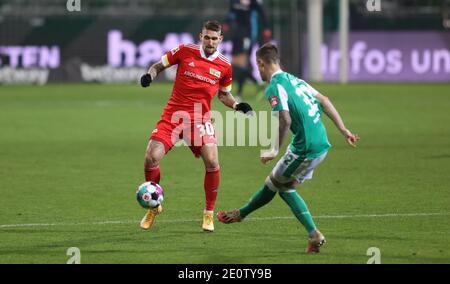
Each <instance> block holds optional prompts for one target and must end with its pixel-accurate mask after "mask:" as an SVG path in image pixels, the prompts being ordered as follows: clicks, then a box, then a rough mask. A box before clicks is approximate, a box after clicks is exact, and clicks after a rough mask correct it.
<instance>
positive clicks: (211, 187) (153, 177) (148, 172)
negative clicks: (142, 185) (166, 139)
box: [144, 163, 220, 211]
mask: <svg viewBox="0 0 450 284" xmlns="http://www.w3.org/2000/svg"><path fill="white" fill-rule="evenodd" d="M144 173H145V180H146V181H153V182H156V183H159V180H160V178H161V172H160V170H159V165H156V166H153V167H150V166H148V165H147V163H145V165H144ZM219 183H220V167H216V168H210V169H206V173H205V183H204V187H205V199H206V205H205V210H207V211H213V210H214V206H215V205H216V199H217V191H218V189H219Z"/></svg>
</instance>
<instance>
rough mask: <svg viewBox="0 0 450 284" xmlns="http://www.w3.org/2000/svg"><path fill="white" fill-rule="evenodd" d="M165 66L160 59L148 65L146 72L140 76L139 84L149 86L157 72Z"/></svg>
mask: <svg viewBox="0 0 450 284" xmlns="http://www.w3.org/2000/svg"><path fill="white" fill-rule="evenodd" d="M166 68H167V67H164V65H163V64H162V62H161V61H158V62H156V63H155V64H153V65H152V66H150V68H149V69H148V71H147V73H145V74H144V75H142V77H141V86H142V87H144V88H145V87H148V86H150V84H151V83H152V82H153V80H154V79H155V78H156V76H158V74H159V73H161V72H162V71H163V70H164V69H166Z"/></svg>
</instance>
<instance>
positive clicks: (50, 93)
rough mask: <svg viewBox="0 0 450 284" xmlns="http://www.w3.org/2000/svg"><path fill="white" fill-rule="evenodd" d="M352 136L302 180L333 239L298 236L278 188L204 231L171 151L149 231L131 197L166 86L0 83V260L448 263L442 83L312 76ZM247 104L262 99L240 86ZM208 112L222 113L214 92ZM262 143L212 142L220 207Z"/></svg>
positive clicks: (248, 184) (248, 175)
mask: <svg viewBox="0 0 450 284" xmlns="http://www.w3.org/2000/svg"><path fill="white" fill-rule="evenodd" d="M316 87H317V89H319V91H321V92H322V93H323V94H325V95H327V96H329V97H330V98H331V99H332V101H333V102H334V104H335V106H336V107H337V108H338V110H339V111H340V113H341V115H342V116H343V118H344V120H345V122H346V124H347V126H348V127H349V128H350V129H351V130H352V131H354V132H356V133H358V134H359V135H360V136H361V138H362V139H361V141H360V143H359V147H358V148H357V149H356V150H354V149H351V148H350V147H348V146H346V144H345V141H344V139H343V138H342V137H341V136H340V134H338V132H337V130H336V129H335V128H334V126H333V125H332V123H331V121H330V120H329V119H328V118H324V121H325V123H326V126H327V129H328V133H329V138H330V141H331V143H332V144H333V148H332V149H331V151H330V153H329V155H328V157H327V159H326V160H325V162H324V163H323V164H322V165H321V166H320V167H319V168H318V169H317V171H316V172H315V176H314V178H313V180H311V181H308V182H306V183H305V184H304V185H303V186H301V188H299V189H298V190H299V192H300V194H301V195H302V196H303V197H304V198H305V200H306V201H307V202H308V204H309V207H310V210H311V212H312V214H313V216H315V217H316V219H315V220H316V223H317V225H318V227H319V228H320V229H321V231H322V232H323V233H324V234H325V236H326V237H327V240H328V243H327V244H326V246H324V248H323V249H322V251H321V253H320V254H317V255H305V254H304V249H305V247H306V233H305V231H304V229H303V227H301V226H300V224H299V223H298V222H297V221H296V220H295V219H294V218H293V215H292V214H291V212H290V210H289V208H288V207H287V206H286V205H285V204H284V203H283V201H282V200H281V198H279V197H276V198H275V199H274V200H273V201H272V202H271V203H270V204H269V205H267V206H266V207H263V208H261V209H260V210H258V211H256V212H254V213H253V214H251V215H250V216H249V217H248V219H247V220H245V221H244V222H242V223H239V224H232V225H224V224H221V223H219V222H217V221H216V231H215V232H214V233H204V232H202V231H201V218H202V210H203V202H204V192H203V175H204V169H203V164H202V162H201V160H196V159H195V158H194V157H193V156H192V154H191V152H190V151H189V149H187V148H185V147H181V148H175V149H174V150H173V151H171V152H170V153H169V155H168V156H167V157H166V158H165V159H164V160H163V162H162V163H161V169H162V181H161V184H162V186H163V187H164V188H165V193H166V196H165V197H166V200H165V203H164V212H163V214H162V215H160V216H159V217H158V218H157V220H156V223H155V226H154V228H152V229H151V230H150V231H141V230H140V229H139V225H138V223H139V220H140V219H141V217H142V216H143V214H144V213H145V211H144V210H143V209H142V208H140V207H139V206H138V204H137V202H136V200H135V189H136V187H137V186H138V185H139V184H140V183H141V182H142V181H143V156H144V151H145V147H146V144H147V140H148V137H149V134H150V132H151V130H152V129H153V127H154V125H155V123H156V122H157V120H158V119H159V116H160V114H161V110H162V107H163V106H164V105H165V103H166V101H167V99H168V96H169V94H170V90H171V85H170V84H162V83H155V84H154V85H153V86H152V87H150V88H148V89H142V88H140V87H138V86H134V85H108V86H104V85H94V84H92V85H90V84H85V85H49V86H44V87H36V86H1V87H0V263H61V264H63V263H66V262H67V260H68V259H69V256H67V255H66V252H67V249H68V248H69V247H78V248H79V249H80V251H81V263H200V264H201V263H235V264H241V263H296V264H297V263H298V264H300V263H361V264H364V263H366V262H367V261H368V259H369V258H370V256H368V255H367V250H368V249H369V248H370V247H377V248H379V249H380V252H381V262H382V263H450V236H449V235H450V221H449V219H450V85H449V84H447V85H444V84H442V85H431V84H430V85H420V84H401V85H394V84H392V85H384V84H356V85H348V86H341V85H332V84H321V85H316ZM246 91H247V93H246V96H247V98H248V101H249V102H250V103H251V104H252V105H253V107H254V108H255V109H256V110H268V109H269V105H268V103H266V102H264V101H260V100H259V99H256V98H254V97H253V95H252V91H253V87H251V86H250V85H249V86H248V87H247V88H246ZM213 108H214V109H217V110H220V111H225V108H224V107H223V106H222V105H220V103H219V102H218V100H217V99H215V100H214V103H213ZM259 150H260V148H258V147H220V148H219V153H220V163H221V169H222V180H221V187H220V191H219V198H218V201H217V206H216V209H218V210H219V209H232V208H235V207H238V206H240V205H242V204H243V203H244V202H246V201H247V200H248V198H249V197H250V196H251V195H252V194H253V193H254V192H255V191H256V190H257V189H258V188H259V187H260V186H261V185H262V184H263V182H264V179H265V177H266V175H267V174H268V173H269V171H270V169H271V167H272V166H273V164H274V163H272V164H270V165H269V166H263V165H262V164H261V163H260V162H259V160H258V155H259Z"/></svg>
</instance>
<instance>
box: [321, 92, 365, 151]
mask: <svg viewBox="0 0 450 284" xmlns="http://www.w3.org/2000/svg"><path fill="white" fill-rule="evenodd" d="M316 98H317V100H318V101H319V102H320V104H321V105H322V107H323V111H324V112H325V113H326V114H327V116H328V117H329V118H330V119H331V120H332V121H333V122H334V124H335V125H336V127H337V128H338V129H339V131H340V132H341V133H342V135H344V137H345V140H346V141H347V143H348V144H349V145H350V146H352V147H356V144H355V143H356V142H357V141H358V140H359V136H358V134H353V133H352V132H351V131H350V130H348V129H347V127H345V124H344V121H343V120H342V118H341V116H340V115H339V112H338V111H337V109H336V108H335V107H334V105H333V104H332V103H331V101H330V99H329V98H328V97H326V96H324V95H321V94H317V95H316Z"/></svg>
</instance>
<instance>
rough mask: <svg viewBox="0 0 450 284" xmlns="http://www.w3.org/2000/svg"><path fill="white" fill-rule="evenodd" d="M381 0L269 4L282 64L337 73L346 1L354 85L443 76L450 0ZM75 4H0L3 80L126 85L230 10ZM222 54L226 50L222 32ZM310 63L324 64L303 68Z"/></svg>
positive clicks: (329, 75)
mask: <svg viewBox="0 0 450 284" xmlns="http://www.w3.org/2000/svg"><path fill="white" fill-rule="evenodd" d="M380 1H381V2H380V3H381V6H380V7H381V8H382V11H380V12H377V11H369V10H368V8H367V2H368V1H366V0H351V1H347V0H346V1H335V0H320V1H319V0H316V1H306V0H303V1H300V0H297V1H294V0H266V1H265V2H264V6H265V7H266V10H267V13H268V16H269V22H270V26H271V28H272V30H273V35H274V40H275V41H276V42H278V43H279V45H280V48H281V53H282V56H283V65H284V68H285V69H286V70H287V71H289V72H292V73H294V74H297V75H299V76H301V77H303V78H305V79H311V77H312V79H315V80H316V81H320V80H325V81H337V80H339V79H340V77H339V70H340V66H339V64H340V63H339V49H340V38H339V36H338V35H339V27H340V9H339V5H340V3H342V2H347V4H348V8H347V9H348V10H349V19H350V21H348V23H349V25H348V26H349V36H348V40H349V42H348V51H349V55H350V61H349V74H348V75H349V79H350V80H351V81H397V82H398V81H416V82H417V81H441V82H442V81H445V82H448V80H449V79H448V78H450V54H449V49H448V48H449V45H450V33H449V30H450V8H449V6H450V2H449V1H448V0H443V1H439V0H436V1H433V0H428V1H427V0H400V1H393V0H380ZM369 2H373V1H369ZM80 3H81V11H80V12H68V11H67V9H66V1H63V0H40V1H32V0H14V1H13V0H2V1H0V23H1V27H0V58H1V63H0V67H1V68H2V70H1V71H0V72H1V73H0V83H2V84H6V83H21V82H25V81H27V80H28V81H31V82H34V83H36V82H38V83H40V84H43V83H46V82H83V81H88V82H89V81H101V82H129V81H132V80H133V79H135V78H136V77H138V74H140V73H141V70H142V69H143V68H146V67H148V65H149V64H151V63H153V62H154V61H156V60H159V59H160V57H161V54H162V53H163V52H165V51H167V50H168V49H169V48H171V47H172V46H175V45H177V44H178V43H181V42H196V41H197V34H198V32H199V27H200V26H201V24H202V22H203V21H204V20H206V19H218V20H220V21H224V20H225V18H226V14H227V11H228V6H229V2H228V1H207V0H197V1H170V0H166V1H159V0H129V1H128V0H127V1H125V0H110V1H109V0H108V1H107V0H82V1H81V2H80ZM374 3H375V2H374ZM308 11H310V12H311V13H310V14H309V15H310V17H308ZM320 11H323V13H322V14H321V13H320ZM308 20H311V21H312V22H311V23H312V24H311V27H310V28H311V30H308ZM344 22H346V21H344ZM321 27H322V29H321ZM309 31H311V33H309ZM308 35H309V36H310V37H308ZM321 44H322V45H321ZM320 46H322V49H320V48H318V47H320ZM311 47H312V51H311V52H309V51H310V50H311ZM222 51H223V52H224V53H225V54H226V55H228V56H230V52H231V42H230V41H229V39H228V38H226V43H225V44H224V45H223V46H222ZM314 51H316V52H314ZM318 51H320V52H318ZM309 59H311V61H312V63H314V64H311V65H312V66H313V68H314V66H320V70H318V71H315V70H313V71H312V72H309V70H310V63H309V62H310V60H309ZM317 60H319V61H317ZM10 68H12V69H10ZM33 68H39V69H41V70H43V72H45V71H50V72H49V74H48V78H47V80H44V79H41V81H39V79H38V78H42V77H39V76H38V75H37V74H35V75H34V76H26V75H24V74H25V73H23V71H24V70H25V71H26V70H30V69H33ZM136 68H140V69H139V71H138V70H137V69H136ZM314 72H315V73H314ZM317 72H319V74H317ZM169 73H170V72H168V74H167V75H166V76H167V78H168V79H170V78H171V76H172V77H173V72H172V73H170V74H169ZM310 73H312V76H310ZM42 76H44V75H42ZM24 77H27V78H24Z"/></svg>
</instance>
